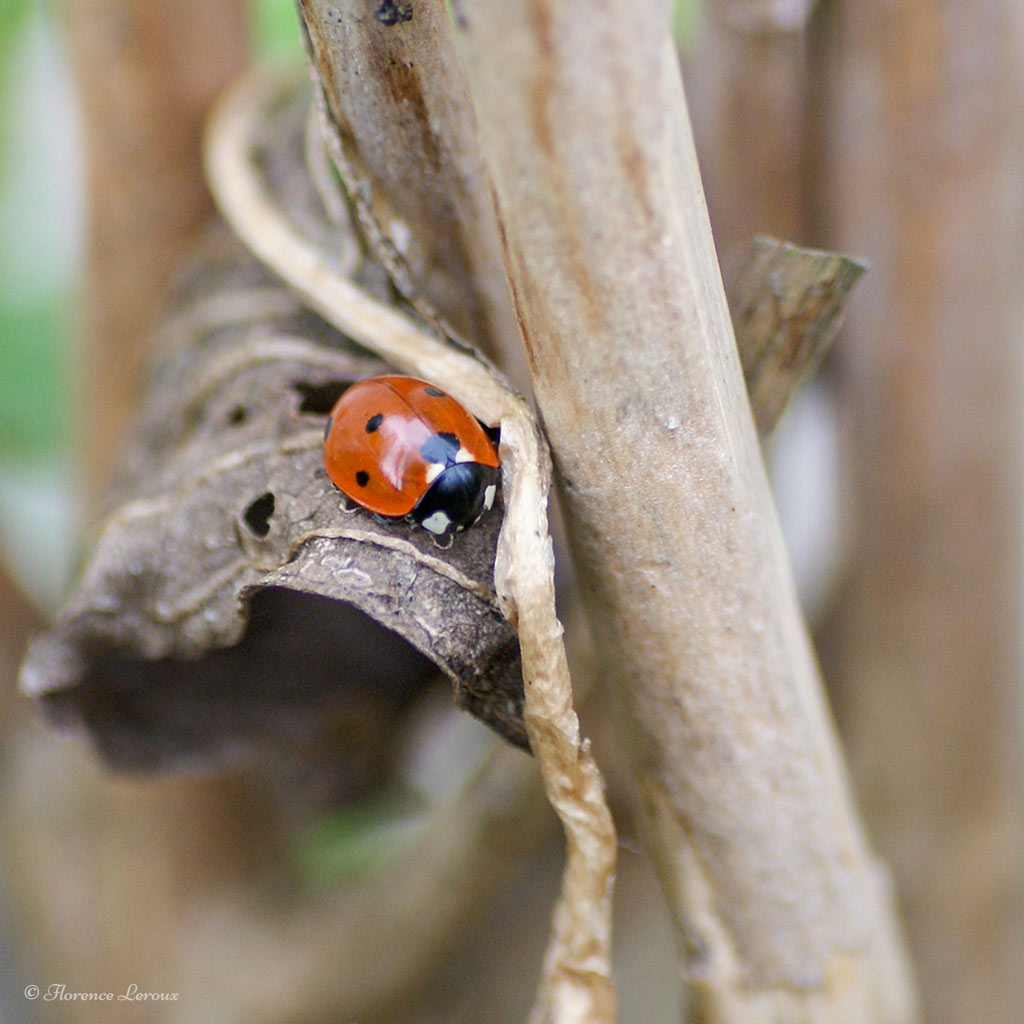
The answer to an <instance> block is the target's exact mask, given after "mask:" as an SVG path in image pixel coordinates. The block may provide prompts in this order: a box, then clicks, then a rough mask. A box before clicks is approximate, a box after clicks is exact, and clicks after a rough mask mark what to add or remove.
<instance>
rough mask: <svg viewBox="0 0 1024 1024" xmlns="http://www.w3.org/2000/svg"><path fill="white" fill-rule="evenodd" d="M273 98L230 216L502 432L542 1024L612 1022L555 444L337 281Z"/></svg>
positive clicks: (606, 861)
mask: <svg viewBox="0 0 1024 1024" xmlns="http://www.w3.org/2000/svg"><path fill="white" fill-rule="evenodd" d="M268 95H269V93H268V88H267V85H266V83H260V82H259V81H258V80H257V79H248V80H246V81H244V82H242V83H240V85H239V86H237V87H236V88H235V89H234V90H233V91H232V92H231V93H230V94H229V95H228V97H226V99H225V100H224V101H223V103H222V104H221V106H220V107H219V109H218V111H217V112H216V114H215V116H214V118H213V120H212V122H211V125H210V129H209V135H208V145H207V173H208V177H209V181H210V184H211V188H212V190H213V192H214V195H215V197H216V199H217V202H218V204H219V206H220V208H221V211H222V213H223V214H224V216H225V217H226V219H227V220H228V221H229V223H231V225H232V226H233V227H234V229H235V230H236V231H237V232H238V234H239V235H240V236H241V237H242V239H243V240H244V241H245V242H246V244H247V245H248V246H249V247H250V248H251V249H252V251H253V252H254V253H255V254H256V255H257V256H259V257H260V258H261V259H262V260H264V261H265V262H266V263H267V264H268V265H269V266H271V267H272V268H273V269H274V270H275V271H276V272H277V273H278V274H280V275H281V276H282V277H283V278H284V279H285V280H286V281H288V282H289V284H291V285H292V286H293V287H294V288H295V289H296V291H297V292H299V293H300V294H301V295H302V296H303V297H304V299H305V300H306V301H307V302H308V303H309V304H310V306H311V307H313V308H315V309H316V310H317V311H318V312H319V313H320V314H321V315H323V316H324V317H326V318H327V319H328V320H330V321H331V322H332V323H333V324H334V325H335V326H337V327H338V328H339V329H340V330H343V331H344V332H345V333H347V334H348V335H349V336H351V337H352V338H354V339H355V340H357V341H358V342H360V344H363V345H365V346H366V347H367V348H369V349H371V350H373V351H375V352H377V353H378V354H379V355H381V356H382V357H383V358H384V359H386V360H387V361H388V362H390V363H392V364H393V365H394V366H396V367H398V368H399V369H402V370H405V371H407V372H409V373H415V374H417V375H419V376H423V377H426V378H427V379H429V380H432V381H434V382H436V383H437V384H439V385H440V386H441V387H443V388H445V389H446V390H448V391H450V392H451V393H452V394H453V395H454V396H456V397H457V398H458V399H459V400H460V401H462V402H463V403H464V404H465V405H466V407H467V408H468V409H469V410H470V411H471V412H473V413H474V415H476V416H478V417H479V418H480V419H482V420H483V421H484V422H485V423H488V424H491V425H500V427H501V458H502V479H503V486H504V496H505V508H506V511H505V522H504V525H503V527H502V531H501V537H500V539H499V548H498V557H497V563H496V565H495V589H496V590H497V593H498V598H499V601H500V602H501V605H502V609H503V612H504V614H505V615H506V617H507V618H508V619H509V620H510V621H511V622H513V623H515V624H516V625H517V626H518V629H519V636H520V644H521V647H522V659H523V677H524V685H525V693H526V700H525V718H526V724H527V730H528V734H529V736H530V742H531V746H532V748H533V752H534V754H535V755H536V757H537V759H538V762H539V764H540V767H541V771H542V774H543V777H544V784H545V790H546V792H547V795H548V799H549V800H550V801H551V804H552V806H553V807H554V808H555V810H556V811H557V812H558V814H559V817H560V818H561V820H562V823H563V825H564V827H565V831H566V840H567V860H566V867H565V874H564V878H563V887H562V895H561V898H560V901H559V904H558V906H557V908H556V911H555V917H554V929H553V935H552V940H551V943H550V946H549V949H548V953H547V956H546V958H545V969H544V977H543V979H542V983H541V993H540V996H539V1001H538V1009H537V1010H536V1011H535V1013H534V1017H533V1019H534V1020H537V1021H540V1020H551V1021H556V1022H558V1024H570V1022H576V1021H579V1022H581V1024H582V1022H584V1021H586V1022H593V1024H603V1022H610V1021H612V1020H613V1019H614V992H613V988H612V984H611V976H610V943H611V888H612V879H613V876H614V865H615V853H616V840H615V830H614V825H613V823H612V819H611V815H610V813H609V811H608V808H607V805H606V803H605V800H604V793H603V786H602V782H601V777H600V773H599V771H598V768H597V765H596V763H595V762H594V760H593V758H592V757H591V755H590V753H589V750H588V745H587V743H586V741H585V740H584V741H581V739H580V737H579V725H578V721H577V718H576V714H575V712H574V711H573V707H572V690H571V685H570V680H569V672H568V665H567V663H566V659H565V649H564V645H563V643H562V627H561V624H560V623H559V621H558V619H557V617H556V615H555V600H554V578H553V568H554V560H553V555H552V548H551V539H550V535H549V533H548V527H547V492H548V487H549V479H550V474H549V471H548V456H547V451H546V448H545V446H544V443H543V439H542V437H541V435H540V432H539V431H538V429H537V425H536V423H535V421H534V419H533V415H532V413H531V412H530V410H529V408H528V407H527V406H526V404H525V403H524V402H523V401H522V400H521V399H519V398H518V397H516V396H515V395H514V394H512V392H510V391H509V390H508V389H507V388H506V387H505V386H504V385H503V384H502V383H501V382H500V381H498V380H497V379H496V378H495V377H494V376H493V375H492V373H491V372H490V371H489V370H488V369H487V368H486V367H484V366H483V365H482V364H481V363H479V362H477V361H476V360H475V359H473V358H472V357H470V356H467V355H465V354H464V353H462V352H458V351H455V350H454V349H452V348H450V347H448V346H446V345H445V344H443V343H441V342H439V341H437V340H436V339H435V338H433V337H431V336H429V335H428V334H426V333H424V332H423V331H421V330H420V329H419V328H417V327H416V325H415V324H413V323H412V322H411V321H410V320H409V319H408V318H407V317H405V316H404V315H403V314H401V313H400V312H398V311H397V310H395V309H393V308H391V307H389V306H385V305H383V304H382V303H380V302H378V301H377V300H376V299H374V298H372V297H371V296H370V295H368V294H367V293H365V292H364V291H362V289H360V288H359V287H358V286H356V285H354V284H353V283H352V282H351V281H348V280H345V279H344V278H341V277H338V276H337V275H336V274H335V273H333V272H332V271H331V269H330V267H329V265H328V263H327V261H326V260H325V259H324V258H323V257H322V255H321V254H320V253H319V252H317V251H316V249H315V248H313V247H312V246H311V245H310V244H309V243H308V242H306V240H305V239H303V238H302V237H301V236H300V235H299V234H297V233H296V232H295V231H294V230H293V228H292V227H291V225H290V224H289V222H288V220H287V218H286V217H285V216H284V215H283V214H282V213H281V211H279V210H278V209H276V208H275V207H274V205H273V204H272V203H271V202H270V201H269V200H268V197H267V196H266V194H265V192H264V190H263V188H262V186H261V184H260V181H259V178H258V175H257V174H256V172H255V169H254V167H253V165H252V163H251V162H250V153H249V148H248V140H247V135H246V126H247V125H248V124H249V123H250V119H251V118H252V117H253V116H255V115H256V112H257V111H258V110H259V107H260V105H261V103H262V101H264V100H265V99H266V98H267V97H268Z"/></svg>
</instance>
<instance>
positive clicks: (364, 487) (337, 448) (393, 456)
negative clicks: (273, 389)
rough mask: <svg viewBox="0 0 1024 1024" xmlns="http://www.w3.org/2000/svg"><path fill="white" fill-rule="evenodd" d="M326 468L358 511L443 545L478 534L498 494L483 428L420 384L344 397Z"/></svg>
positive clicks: (364, 385)
mask: <svg viewBox="0 0 1024 1024" xmlns="http://www.w3.org/2000/svg"><path fill="white" fill-rule="evenodd" d="M324 468H325V469H326V470H327V475H328V476H329V477H330V479H331V481H332V482H333V483H334V485H335V486H336V487H337V488H338V489H339V490H340V491H341V492H342V493H343V494H344V495H345V496H346V497H348V498H350V499H351V500H352V501H354V502H355V503H356V504H357V505H360V506H362V507H363V508H365V509H368V510H369V511H371V512H375V513H376V514H377V515H379V516H384V517H385V518H388V519H402V518H408V519H411V520H412V521H413V522H416V523H418V524H419V525H420V526H422V527H423V528H424V529H425V530H429V531H430V532H431V533H432V534H434V535H435V536H438V537H443V536H446V535H448V534H451V533H456V532H458V531H460V530H464V529H466V528H467V527H468V526H472V525H473V523H475V522H476V521H477V519H479V518H480V516H481V515H483V513H484V512H485V511H487V510H488V509H489V508H491V506H492V505H493V504H494V498H495V494H496V492H497V486H498V453H497V451H496V450H495V447H494V443H493V442H492V441H491V439H490V437H488V435H487V432H486V431H485V430H484V428H483V427H482V426H481V425H480V423H479V422H478V421H477V420H476V419H474V417H473V416H471V415H470V414H469V413H468V412H467V411H466V410H465V409H464V408H463V407H462V406H461V405H460V404H459V403H458V402H456V401H455V399H454V398H452V397H451V396H450V395H447V394H445V392H444V391H442V390H441V389H440V388H437V387H435V386H434V385H433V384H429V383H427V382H426V381H422V380H417V379H416V378H414V377H399V376H388V377H370V378H368V379H366V380H361V381H358V382H357V383H355V384H353V385H352V386H351V387H350V388H348V390H347V391H345V393H344V394H343V395H342V396H341V398H339V399H338V401H337V402H336V403H335V405H334V408H333V409H332V410H331V414H330V416H329V417H328V419H327V426H326V428H325V430H324Z"/></svg>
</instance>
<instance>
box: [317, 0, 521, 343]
mask: <svg viewBox="0 0 1024 1024" xmlns="http://www.w3.org/2000/svg"><path fill="white" fill-rule="evenodd" d="M298 6H299V9H300V12H301V15H302V19H303V24H304V26H305V30H306V38H307V41H308V44H309V51H310V56H311V58H312V61H313V66H314V68H315V69H316V81H317V84H318V85H320V86H322V88H323V90H324V94H325V98H326V108H327V115H328V118H329V120H330V122H331V125H330V129H331V136H332V138H336V140H337V143H338V145H337V146H336V147H335V148H334V149H333V150H332V153H333V155H334V156H335V159H336V163H337V165H338V169H339V172H340V173H341V174H342V176H343V177H344V179H345V183H346V185H347V187H348V190H349V194H350V195H351V196H352V199H353V201H354V203H355V205H356V208H357V210H358V212H359V215H360V220H361V222H362V226H363V228H364V231H365V233H366V237H367V239H368V241H369V242H370V244H371V245H372V247H373V249H374V251H375V255H376V256H377V258H378V259H380V260H381V261H382V262H383V263H384V265H385V266H386V267H387V268H388V270H389V271H390V272H391V275H392V278H393V279H394V281H395V283H396V285H397V287H398V288H399V290H400V291H401V292H402V293H403V295H405V297H406V298H408V299H409V300H410V301H412V302H413V304H414V305H415V306H417V308H418V309H420V311H421V312H424V313H426V314H427V315H428V316H430V317H431V318H435V317H440V318H441V319H442V320H443V321H444V322H445V324H446V325H447V326H448V329H449V331H454V332H455V333H456V334H457V335H458V336H460V337H462V338H464V339H465V340H467V341H470V342H472V344H474V345H476V346H479V347H482V348H483V350H484V351H486V352H488V353H489V354H491V355H492V356H494V357H496V358H497V357H505V356H508V354H509V353H510V352H515V351H518V350H519V342H518V334H517V330H516V324H515V319H514V318H513V315H512V307H511V303H510V301H509V295H508V288H507V286H506V283H505V272H504V268H503V266H502V262H501V250H500V247H499V243H498V236H497V231H496V226H495V222H494V214H493V210H492V207H491V199H490V196H489V194H488V193H487V190H486V188H485V187H484V184H483V168H482V167H481V165H480V157H479V154H478V152H477V149H476V141H475V139H474V137H473V122H472V112H471V110H470V106H469V98H468V96H467V95H466V86H465V82H464V81H463V78H462V74H461V72H460V70H459V67H458V63H457V62H456V61H455V60H453V59H451V54H452V52H453V49H452V48H453V45H454V44H453V41H452V27H451V21H450V19H449V17H448V11H447V9H446V7H445V5H444V4H442V3H433V2H427V3H417V4H416V5H415V6H412V5H407V11H406V12H404V13H403V12H402V11H401V9H400V8H401V5H397V6H396V5H392V6H393V7H394V8H395V9H394V10H393V11H392V12H391V14H390V16H389V13H388V9H387V8H386V6H385V5H379V6H378V9H377V11H376V12H375V11H374V7H373V5H372V4H367V3H366V2H365V0H343V2H341V3H338V2H334V0H332V2H330V3H328V2H326V0H300V2H299V5H298ZM406 15H407V16H406Z"/></svg>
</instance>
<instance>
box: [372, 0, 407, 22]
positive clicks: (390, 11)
mask: <svg viewBox="0 0 1024 1024" xmlns="http://www.w3.org/2000/svg"><path fill="white" fill-rule="evenodd" d="M373 16H374V17H375V18H376V19H377V20H378V21H379V22H380V23H381V24H382V25H397V24H398V23H399V22H402V21H412V4H397V3H395V0H381V2H380V3H379V4H377V9H376V10H375V11H374V12H373Z"/></svg>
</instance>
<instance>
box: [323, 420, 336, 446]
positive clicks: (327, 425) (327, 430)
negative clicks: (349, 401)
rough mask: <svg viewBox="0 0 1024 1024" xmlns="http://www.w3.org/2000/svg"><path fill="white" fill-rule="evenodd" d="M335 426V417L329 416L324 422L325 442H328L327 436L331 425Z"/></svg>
mask: <svg viewBox="0 0 1024 1024" xmlns="http://www.w3.org/2000/svg"><path fill="white" fill-rule="evenodd" d="M333 426H334V417H333V416H328V417H327V422H326V423H325V424H324V444H326V443H327V436H328V435H329V434H330V432H331V427H333Z"/></svg>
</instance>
